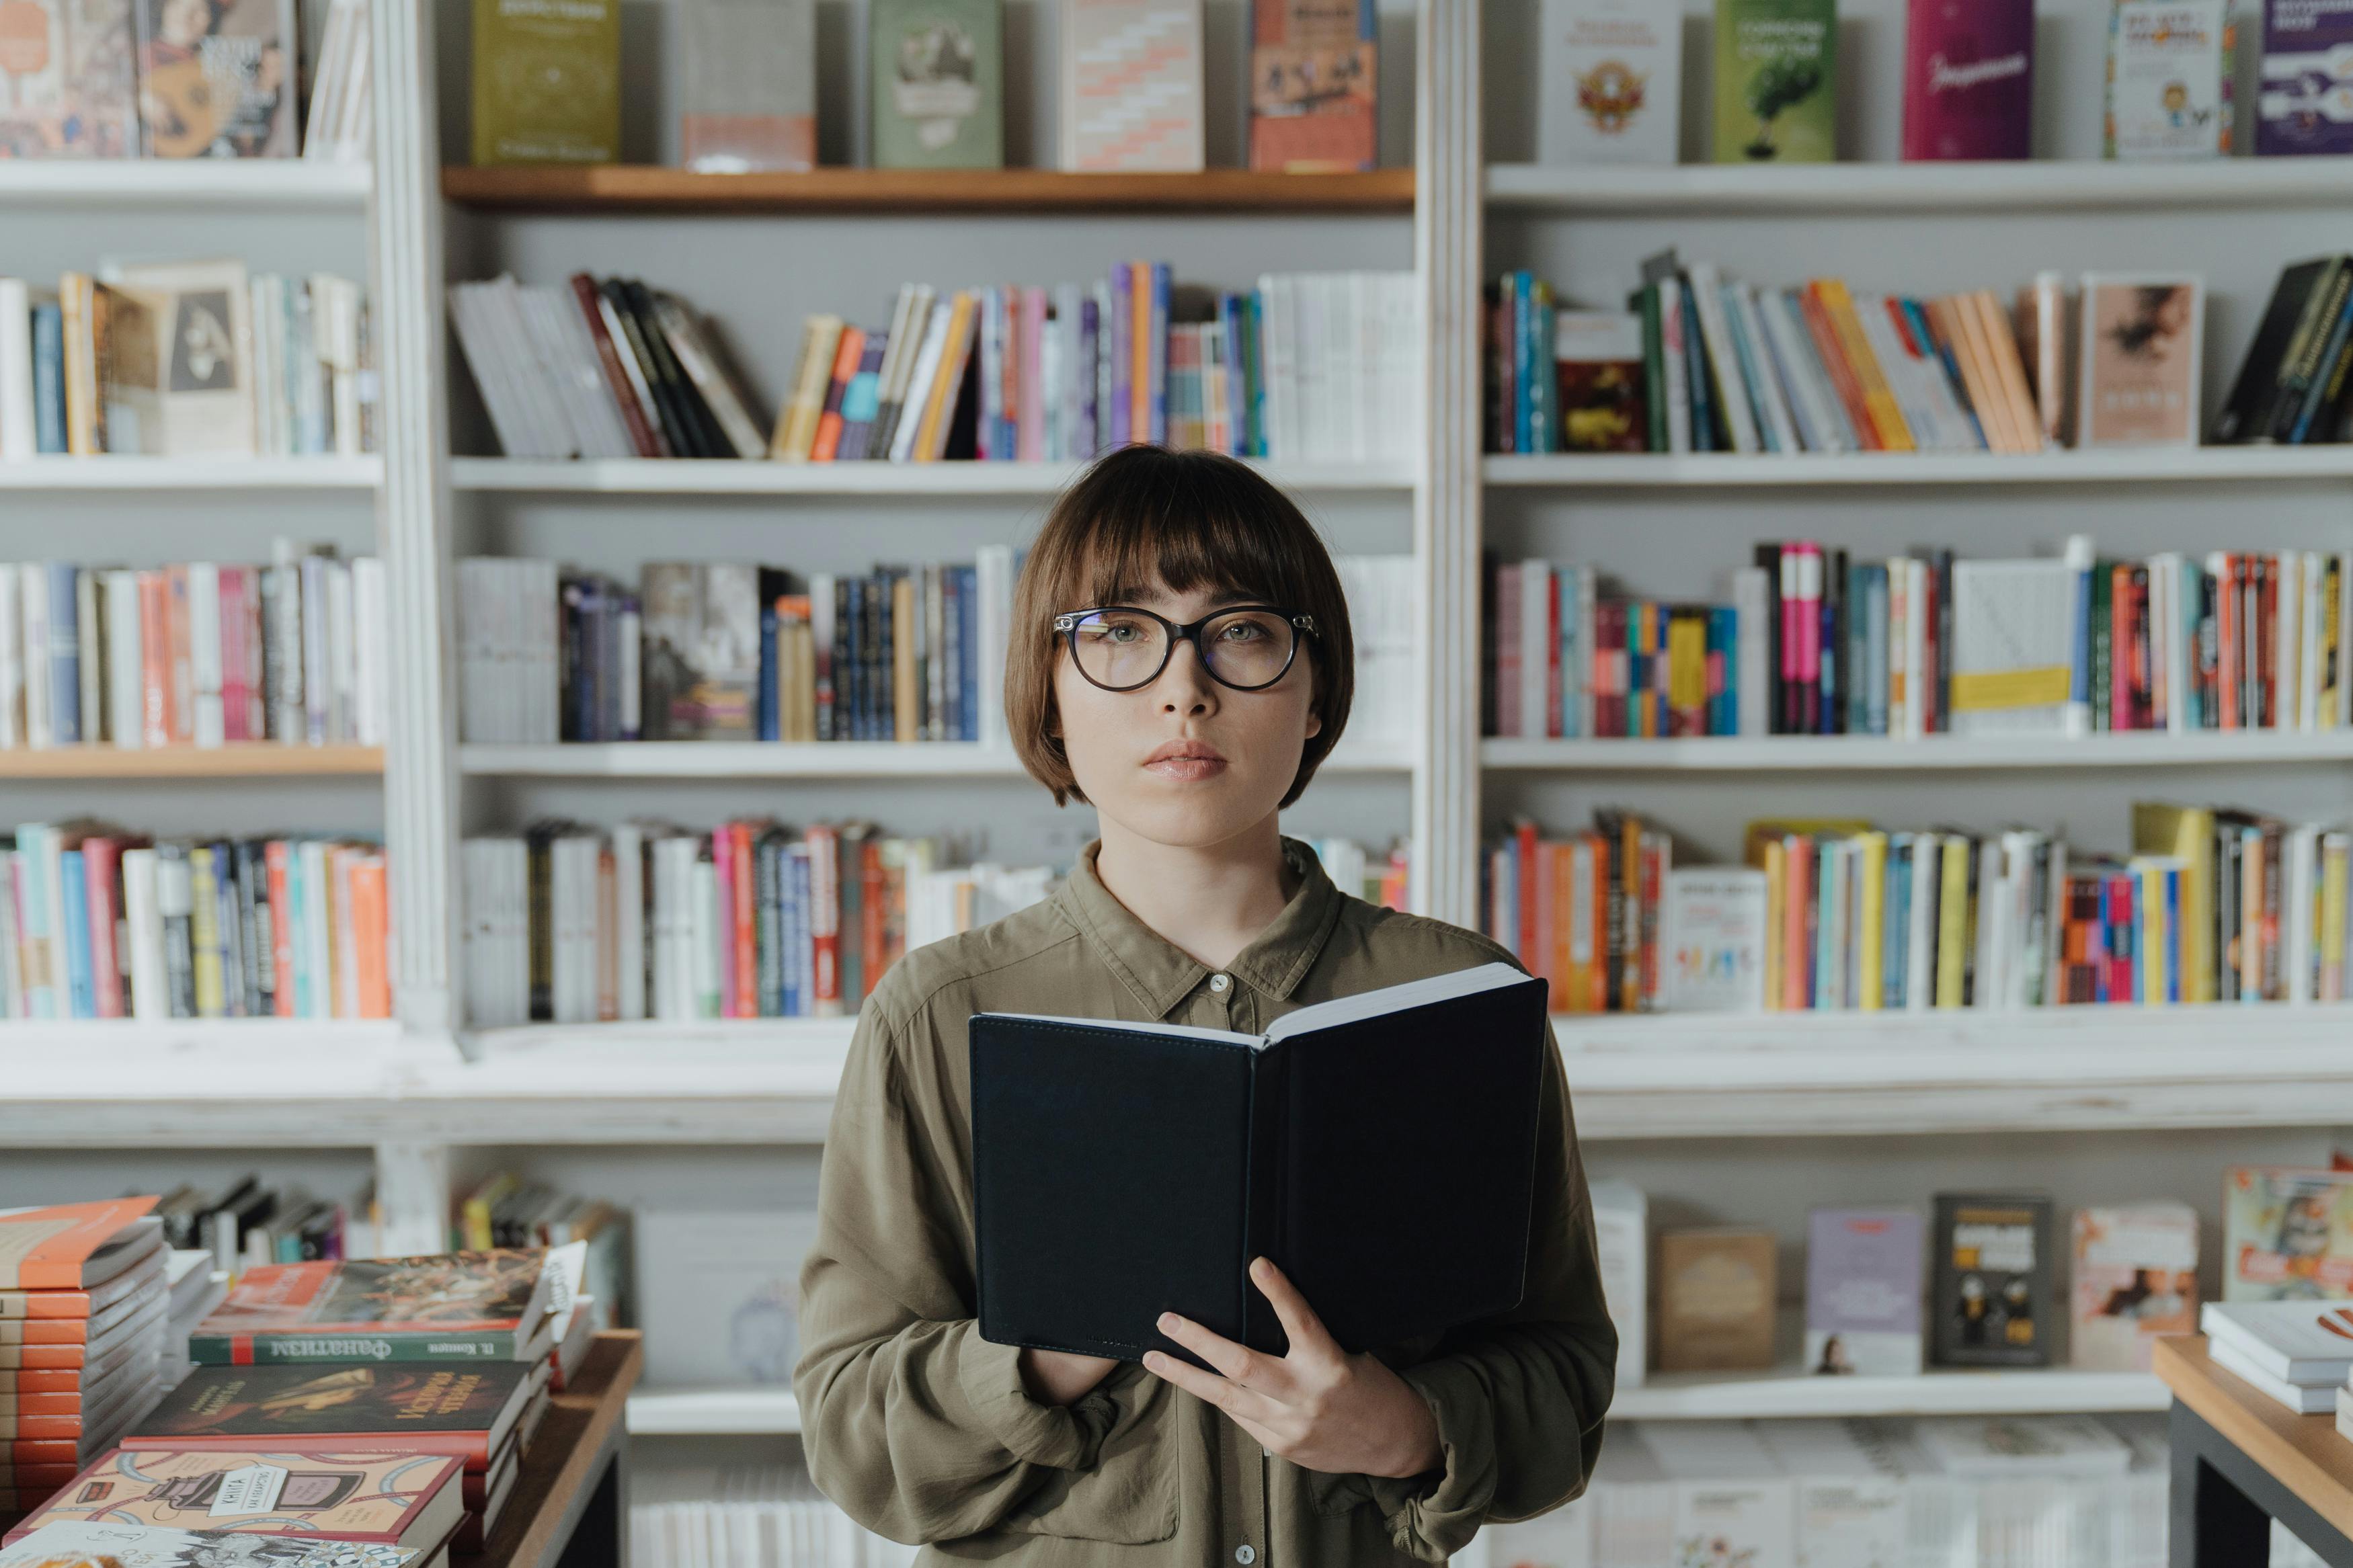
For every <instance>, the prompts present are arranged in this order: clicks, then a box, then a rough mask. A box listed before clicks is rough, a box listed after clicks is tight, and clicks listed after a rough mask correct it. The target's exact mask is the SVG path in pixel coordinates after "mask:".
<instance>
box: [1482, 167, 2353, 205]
mask: <svg viewBox="0 0 2353 1568" xmlns="http://www.w3.org/2000/svg"><path fill="white" fill-rule="evenodd" d="M2348 198H2353V157H2304V158H2208V159H2204V160H2201V161H2189V162H2179V163H2117V162H2116V161H2114V160H2104V159H2091V158H2083V159H2015V160H1999V161H1988V162H1983V163H1971V162H1953V163H1778V164H1776V163H1752V164H1730V163H1684V164H1679V165H1672V166H1669V167H1665V168H1659V167H1645V166H1640V165H1621V166H1617V167H1611V166H1609V165H1607V164H1599V165H1589V166H1583V167H1579V166H1576V165H1568V164H1554V163H1496V164H1491V165H1490V166H1489V167H1488V170H1487V205H1489V206H1490V207H1492V208H1524V209H1533V210H1538V211H1550V212H1557V213H1567V214H1570V215H1574V216H1608V217H1616V216H1637V215H1658V216H1675V215H1686V216H1694V217H1721V216H1725V215H1727V214H1740V215H1744V216H1759V217H1770V218H1786V217H1789V216H1793V215H1797V214H1801V213H1807V212H1818V213H1819V212H1858V213H1865V214H1871V215H1874V216H1876V215H1883V214H1889V215H1893V214H1916V213H1937V212H1999V213H2017V212H2021V211H2032V210H2038V209H2042V210H2055V211H2058V212H2061V213H2076V212H2082V211H2084V210H2086V209H2091V208H2109V209H2129V208H2154V209H2161V210H2168V211H2170V210H2179V209H2190V208H2216V209H2223V208H2231V207H2251V206H2284V205H2299V204H2300V205H2321V204H2327V203H2341V202H2344V201H2346V200H2347V199H2348Z"/></svg>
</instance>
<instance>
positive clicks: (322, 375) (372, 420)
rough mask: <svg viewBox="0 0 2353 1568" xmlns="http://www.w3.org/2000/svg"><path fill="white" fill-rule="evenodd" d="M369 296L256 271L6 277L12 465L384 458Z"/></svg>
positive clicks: (0, 333)
mask: <svg viewBox="0 0 2353 1568" xmlns="http://www.w3.org/2000/svg"><path fill="white" fill-rule="evenodd" d="M380 437H381V433H380V432H379V430H378V428H377V410H376V393H375V340H374V324H373V321H372V318H371V316H370V312H369V307H368V301H367V296H366V293H365V291H364V289H362V287H361V286H360V285H359V284H357V283H355V282H353V281H352V280H351V279H347V278H339V277H336V276H335V275H333V274H332V273H325V272H315V273H312V274H311V275H310V276H308V277H307V278H289V277H287V276H284V275H283V274H280V273H275V272H269V273H256V274H250V275H249V274H248V272H247V270H246V266H245V263H243V262H242V261H190V262H168V263H155V264H152V265H142V266H135V267H109V268H102V269H100V272H98V273H96V274H91V273H88V272H68V273H66V274H64V275H63V276H61V277H60V278H59V279H58V281H57V284H56V286H55V288H54V289H47V288H41V287H39V286H37V285H34V284H31V283H28V282H26V280H24V279H12V278H0V460H7V459H15V458H31V457H37V456H54V455H60V454H70V455H72V456H75V457H95V456H99V455H100V454H109V453H111V454H124V453H128V454H134V455H143V456H148V457H174V458H184V457H263V458H273V457H323V456H330V455H332V456H338V457H357V456H359V455H361V454H363V453H368V452H375V451H380V450H382V449H383V448H382V447H381V444H380Z"/></svg>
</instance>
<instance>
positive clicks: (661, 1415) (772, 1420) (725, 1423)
mask: <svg viewBox="0 0 2353 1568" xmlns="http://www.w3.org/2000/svg"><path fill="white" fill-rule="evenodd" d="M628 1427H629V1436H632V1437H752V1436H782V1435H786V1434H790V1433H796V1432H798V1431H799V1430H800V1429H801V1407H800V1403H799V1402H798V1401H797V1400H796V1399H795V1398H794V1397H793V1391H792V1390H791V1389H789V1388H784V1387H771V1388H679V1389H670V1388H646V1389H639V1390H638V1392H637V1393H635V1394H630V1395H629V1405H628Z"/></svg>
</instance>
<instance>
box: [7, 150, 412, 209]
mask: <svg viewBox="0 0 2353 1568" xmlns="http://www.w3.org/2000/svg"><path fill="white" fill-rule="evenodd" d="M371 173H372V172H371V170H370V168H369V166H368V165H367V164H365V163H325V162H311V161H310V160H307V159H291V160H288V161H286V162H283V163H236V162H223V161H221V160H217V159H208V158H207V159H185V160H180V159H159V158H123V159H79V158H76V159H60V160H58V161H57V162H55V163H42V162H36V161H34V160H30V159H21V158H19V159H0V208H6V207H9V206H16V205H22V206H26V207H39V208H45V209H57V208H69V209H78V210H83V211H87V210H89V209H91V208H98V207H133V208H141V209H163V210H164V211H165V212H166V213H167V214H173V215H174V216H178V214H177V213H176V212H174V209H179V210H181V211H185V209H187V208H191V207H221V206H228V207H241V208H246V209H248V210H258V211H261V212H265V213H280V212H323V213H339V214H351V215H354V216H356V215H358V214H361V213H364V212H365V211H366V209H367V203H368V194H369V187H370V183H371Z"/></svg>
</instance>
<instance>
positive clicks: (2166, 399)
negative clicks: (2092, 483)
mask: <svg viewBox="0 0 2353 1568" xmlns="http://www.w3.org/2000/svg"><path fill="white" fill-rule="evenodd" d="M2082 314H2083V329H2082V330H2083V334H2084V338H2083V347H2082V350H2081V352H2080V353H2079V354H2078V356H2077V359H2078V363H2079V365H2080V370H2079V374H2080V375H2081V377H2082V387H2081V389H2080V391H2079V392H2078V394H2077V396H2076V403H2075V406H2076V410H2077V413H2076V428H2075V444H2076V445H2077V446H2078V447H2194V446H2196V445H2197V444H2198V430H2199V415H2198V395H2199V374H2200V371H2199V361H2200V355H2201V354H2202V353H2203V351H2204V347H2205V321H2206V285H2205V281H2204V280H2203V279H2199V278H2194V277H2187V276H2183V275H2180V274H2157V273H2114V272H2087V273H2085V274H2084V293H2083V310H2082Z"/></svg>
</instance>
